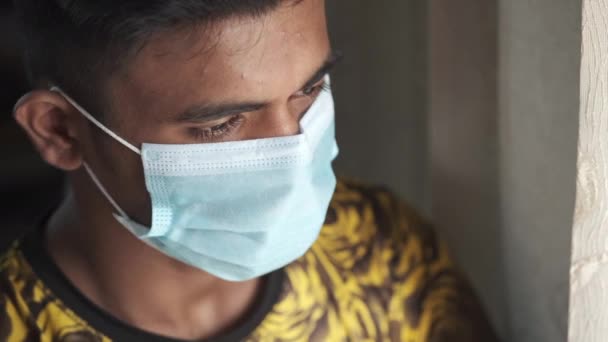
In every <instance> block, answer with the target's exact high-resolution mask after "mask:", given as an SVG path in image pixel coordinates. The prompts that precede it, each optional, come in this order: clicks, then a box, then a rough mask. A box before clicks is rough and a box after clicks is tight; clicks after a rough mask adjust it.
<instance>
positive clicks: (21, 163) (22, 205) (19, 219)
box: [0, 1, 62, 250]
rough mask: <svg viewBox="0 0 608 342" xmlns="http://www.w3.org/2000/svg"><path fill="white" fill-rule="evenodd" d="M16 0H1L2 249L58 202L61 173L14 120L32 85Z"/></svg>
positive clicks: (0, 208) (0, 226) (0, 176)
mask: <svg viewBox="0 0 608 342" xmlns="http://www.w3.org/2000/svg"><path fill="white" fill-rule="evenodd" d="M11 8H12V6H11V1H2V2H1V4H0V81H1V82H2V83H1V84H0V89H1V90H2V91H0V163H1V164H0V165H1V167H0V194H1V195H2V200H1V201H0V203H1V204H2V205H0V250H1V249H3V248H4V247H6V246H7V245H8V244H9V243H10V242H11V241H12V239H13V238H14V237H15V236H18V235H19V234H21V233H22V232H23V230H24V227H26V226H29V225H31V224H33V223H35V222H36V221H37V220H40V219H41V216H43V215H45V213H46V212H48V211H49V210H51V208H52V207H53V206H54V205H56V203H57V201H58V199H59V197H60V195H61V192H60V189H61V186H62V183H61V178H62V177H61V174H60V173H59V172H58V171H56V170H54V169H52V168H51V167H49V166H47V165H46V164H45V163H43V162H42V161H41V160H40V158H39V157H38V155H37V153H36V152H35V151H34V149H33V147H32V146H31V145H30V143H29V141H28V139H27V138H26V136H25V134H23V133H22V131H21V129H19V128H18V127H17V125H16V124H15V123H14V120H13V116H12V108H13V105H14V104H15V102H16V101H17V99H18V98H19V97H20V96H21V95H23V94H24V93H25V91H26V89H27V85H26V81H25V75H24V73H23V68H22V66H21V49H20V47H19V39H18V38H17V35H16V34H15V32H16V27H15V20H14V18H13V16H12V10H11Z"/></svg>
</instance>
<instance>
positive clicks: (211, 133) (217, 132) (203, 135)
mask: <svg viewBox="0 0 608 342" xmlns="http://www.w3.org/2000/svg"><path fill="white" fill-rule="evenodd" d="M244 120H245V117H244V116H243V115H242V114H236V115H234V116H232V117H230V119H228V121H225V122H223V123H221V124H219V125H215V126H212V127H207V128H194V127H193V128H192V131H193V133H194V136H195V137H196V139H200V140H203V141H206V140H213V139H219V138H222V137H225V136H227V135H229V134H230V133H232V131H233V130H234V129H235V128H238V127H239V126H240V125H241V123H243V121H244Z"/></svg>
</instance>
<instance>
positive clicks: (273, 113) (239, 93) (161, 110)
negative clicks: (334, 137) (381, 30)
mask: <svg viewBox="0 0 608 342" xmlns="http://www.w3.org/2000/svg"><path fill="white" fill-rule="evenodd" d="M333 59H334V56H333V54H332V51H331V49H330V44H329V39H328V34H327V27H326V19H325V8H324V1H323V0H304V1H302V2H300V3H298V4H296V5H292V4H291V3H290V2H286V3H285V5H281V6H280V7H279V8H278V9H276V10H274V11H272V12H269V13H267V14H264V15H262V16H260V17H242V18H231V19H228V20H225V21H221V22H217V23H211V24H210V25H207V26H204V27H202V26H201V27H199V28H192V27H189V28H184V29H182V30H176V31H173V32H168V33H162V34H158V35H156V36H154V37H153V38H152V39H151V41H150V42H149V43H148V44H147V45H146V46H145V47H144V48H143V49H142V50H141V51H140V52H139V53H138V55H137V56H136V57H135V58H134V59H133V61H132V62H131V64H130V65H129V66H128V67H127V68H126V69H125V71H123V72H120V73H117V74H116V75H113V76H112V77H111V79H110V80H109V82H108V89H109V90H108V92H109V98H110V101H111V106H112V108H113V110H112V113H111V114H110V115H107V116H106V117H105V118H104V120H105V123H106V124H107V125H108V126H109V127H110V128H111V129H112V130H113V131H114V132H115V133H117V134H118V135H120V136H121V137H123V138H124V139H126V140H127V141H129V142H130V143H131V144H133V145H135V146H141V144H142V143H161V144H195V143H211V142H222V141H235V140H246V139H256V138H266V137H275V136H285V135H293V134H297V133H298V132H299V120H300V118H301V116H302V115H303V114H304V113H305V112H306V110H307V109H308V108H309V107H310V106H311V104H312V103H313V101H314V100H315V98H316V96H317V95H318V93H319V92H320V91H323V89H322V87H323V76H324V75H325V73H326V71H327V70H325V69H324V67H327V66H328V64H329V65H331V64H332V62H333ZM90 129H91V130H95V129H97V128H95V127H94V126H91V128H90ZM89 136H90V141H89V142H88V143H86V144H85V146H84V152H83V154H84V158H85V160H86V161H87V162H88V163H89V164H91V166H92V168H93V169H94V171H95V172H96V174H98V176H99V178H100V179H101V181H102V183H103V184H104V185H106V186H107V187H108V190H109V191H110V193H111V194H112V196H113V197H115V199H116V200H117V202H118V203H119V204H120V205H121V206H122V207H123V209H125V210H126V211H127V213H129V214H130V215H131V216H132V218H134V219H136V220H138V221H140V222H142V223H145V224H150V222H149V221H150V219H149V217H150V208H149V205H150V204H149V200H148V199H147V198H148V196H147V193H146V190H145V185H144V181H143V170H142V165H141V160H140V157H139V156H138V155H137V154H135V153H133V152H132V151H130V150H128V149H127V148H125V147H124V146H122V145H120V144H119V143H117V142H115V141H114V140H112V139H111V138H110V137H108V136H105V135H103V134H99V133H97V132H93V131H91V132H90V134H89Z"/></svg>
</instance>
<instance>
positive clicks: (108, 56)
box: [14, 0, 282, 117]
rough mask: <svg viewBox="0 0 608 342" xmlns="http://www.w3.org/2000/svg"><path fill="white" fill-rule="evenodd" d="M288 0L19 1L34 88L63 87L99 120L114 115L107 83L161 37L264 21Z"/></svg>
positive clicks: (24, 42) (26, 52)
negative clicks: (246, 19) (233, 21)
mask: <svg viewBox="0 0 608 342" xmlns="http://www.w3.org/2000/svg"><path fill="white" fill-rule="evenodd" d="M281 2H282V0H14V3H15V8H16V12H17V15H18V18H19V19H20V22H21V24H22V31H23V38H24V41H23V46H24V64H25V67H26V72H27V75H28V80H29V82H30V84H31V86H32V87H35V88H48V87H49V86H51V85H58V86H60V87H61V88H62V89H63V90H64V91H65V92H67V93H68V94H70V95H71V97H73V98H75V99H76V100H77V101H78V102H79V103H80V104H81V105H83V106H84V107H85V108H87V109H89V110H90V111H91V112H92V114H93V115H95V116H98V117H99V116H101V113H104V112H107V111H109V110H110V107H109V105H108V103H107V101H106V96H105V91H104V81H105V80H107V78H108V76H109V75H111V74H112V73H113V72H115V71H116V70H117V68H119V67H123V66H125V65H126V64H128V61H129V58H130V57H131V56H133V55H134V54H136V52H137V51H138V50H139V49H140V48H141V47H142V46H144V45H145V43H146V42H147V40H148V39H149V38H150V36H152V35H153V34H155V33H158V32H162V31H166V30H171V29H175V28H178V27H188V26H189V25H199V24H205V23H210V22H213V21H218V20H222V19H227V18H229V17H233V16H254V17H255V16H259V15H261V14H264V13H266V12H268V11H270V10H272V9H274V8H276V7H277V6H278V5H279V4H280V3H281Z"/></svg>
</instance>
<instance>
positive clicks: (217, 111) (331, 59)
mask: <svg viewBox="0 0 608 342" xmlns="http://www.w3.org/2000/svg"><path fill="white" fill-rule="evenodd" d="M342 56H343V55H342V53H341V52H339V51H337V50H332V51H330V53H329V55H328V56H327V58H326V59H325V62H323V64H322V65H321V67H319V69H317V71H315V73H314V74H313V75H312V76H311V77H310V78H309V79H308V81H306V82H305V83H304V85H303V86H302V87H301V88H300V89H301V90H302V89H307V88H310V87H312V86H314V85H315V84H316V83H317V82H319V81H320V80H322V79H323V77H325V75H327V74H328V73H329V72H330V71H331V70H332V69H333V68H334V67H335V66H336V64H338V62H340V61H341V60H342ZM267 105H268V103H267V102H232V103H204V104H198V105H194V106H192V107H190V108H188V109H187V110H185V111H184V112H182V113H181V114H178V115H177V117H176V119H175V120H176V121H178V122H205V121H213V120H217V119H221V118H223V117H226V116H231V115H235V114H238V113H247V112H253V111H256V110H260V109H262V108H264V107H266V106H267Z"/></svg>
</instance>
